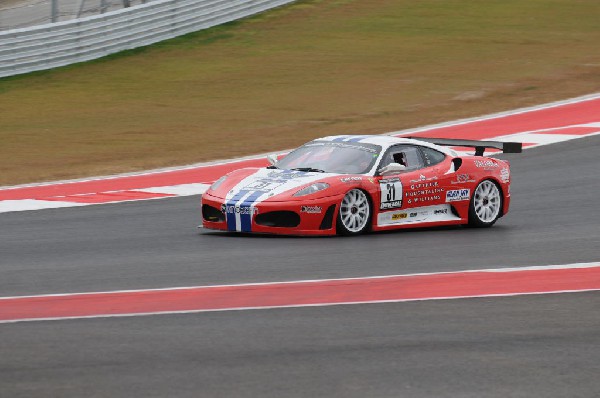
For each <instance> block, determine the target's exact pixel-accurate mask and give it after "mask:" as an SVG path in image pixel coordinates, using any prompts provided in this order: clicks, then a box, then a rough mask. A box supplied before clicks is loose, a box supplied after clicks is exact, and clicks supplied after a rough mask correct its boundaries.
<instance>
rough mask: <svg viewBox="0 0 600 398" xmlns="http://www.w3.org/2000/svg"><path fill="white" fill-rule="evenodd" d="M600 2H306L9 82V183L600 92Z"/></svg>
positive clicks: (3, 130) (5, 117) (198, 157)
mask: <svg viewBox="0 0 600 398" xmlns="http://www.w3.org/2000/svg"><path fill="white" fill-rule="evenodd" d="M599 20H600V2H598V1H597V0H578V1H574V0H528V1H524V0H486V1H483V0H482V1H474V0H455V1H447V0H444V1H437V0H420V1H413V0H368V1H367V0H345V1H333V0H332V1H324V0H313V1H301V2H298V3H296V4H293V5H291V6H288V7H284V8H281V9H278V10H275V11H272V12H269V13H266V14H263V15H260V16H257V17H254V18H249V19H246V20H244V21H241V22H238V23H234V24H229V25H226V26H223V27H218V28H215V29H211V30H209V31H205V32H200V33H196V34H192V35H188V36H186V37H183V38H178V39H174V40H171V41H168V42H165V43H161V44H159V45H155V46H151V47H149V48H146V49H144V50H141V51H133V52H130V53H127V54H125V55H119V56H116V57H108V58H107V59H104V60H100V61H96V62H91V63H86V64H82V65H77V66H72V67H67V68H62V69H58V70H54V71H49V72H42V73H36V74H31V75H27V76H23V77H18V78H11V79H3V80H0V170H1V173H0V185H6V184H16V183H25V182H32V181H43V180H53V179H64V178H72V177H82V176H88V175H101V174H110V173H117V172H125V171H134V170H140V169H148V168H156V167H163V166H173V165H181V164H188V163H194V162H200V161H205V160H210V159H217V158H228V157H235V156H240V155H248V154H252V153H260V152H266V151H271V150H279V149H285V148H290V147H294V146H296V145H298V144H301V143H303V142H305V141H307V140H310V139H311V138H314V137H318V136H322V135H328V134H338V133H343V134H352V133H382V132H387V131H393V130H399V129H403V128H409V127H415V126H419V125H424V124H429V123H433V122H441V121H446V120H452V119H457V118H462V117H468V116H475V115H481V114H486V113H491V112H496V111H502V110H507V109H513V108H516V107H522V106H527V105H532V104H537V103H544V102H548V101H552V100H558V99H564V98H569V97H574V96H578V95H582V94H588V93H592V92H598V91H600V51H598V49H599V44H598V43H600V24H598V21H599Z"/></svg>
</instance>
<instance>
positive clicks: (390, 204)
mask: <svg viewBox="0 0 600 398" xmlns="http://www.w3.org/2000/svg"><path fill="white" fill-rule="evenodd" d="M379 189H380V190H381V204H380V206H379V209H380V210H387V209H396V208H399V207H402V182H401V181H400V179H399V178H397V177H396V178H388V179H384V180H380V181H379Z"/></svg>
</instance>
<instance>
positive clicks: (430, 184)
mask: <svg viewBox="0 0 600 398" xmlns="http://www.w3.org/2000/svg"><path fill="white" fill-rule="evenodd" d="M437 186H438V182H437V181H433V182H423V183H420V184H412V185H411V186H410V189H423V188H432V187H437Z"/></svg>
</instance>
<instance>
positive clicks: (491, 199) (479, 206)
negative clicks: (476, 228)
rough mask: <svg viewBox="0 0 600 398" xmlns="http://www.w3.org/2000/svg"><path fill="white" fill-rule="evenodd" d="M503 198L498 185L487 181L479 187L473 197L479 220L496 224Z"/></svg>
mask: <svg viewBox="0 0 600 398" xmlns="http://www.w3.org/2000/svg"><path fill="white" fill-rule="evenodd" d="M501 204H502V198H501V197H500V191H499V190H498V187H497V186H496V184H494V183H493V182H492V181H490V180H485V181H483V182H482V183H481V184H479V185H478V186H477V189H475V194H474V197H473V207H474V209H475V214H476V215H477V218H479V220H481V222H484V223H491V222H494V221H495V220H496V219H497V218H498V214H500V205H501Z"/></svg>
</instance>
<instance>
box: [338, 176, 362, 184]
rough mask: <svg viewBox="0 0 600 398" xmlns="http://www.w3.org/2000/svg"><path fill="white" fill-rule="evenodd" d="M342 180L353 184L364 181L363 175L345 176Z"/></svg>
mask: <svg viewBox="0 0 600 398" xmlns="http://www.w3.org/2000/svg"><path fill="white" fill-rule="evenodd" d="M340 181H341V182H345V183H350V184H351V183H353V182H357V181H362V177H344V178H340Z"/></svg>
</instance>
